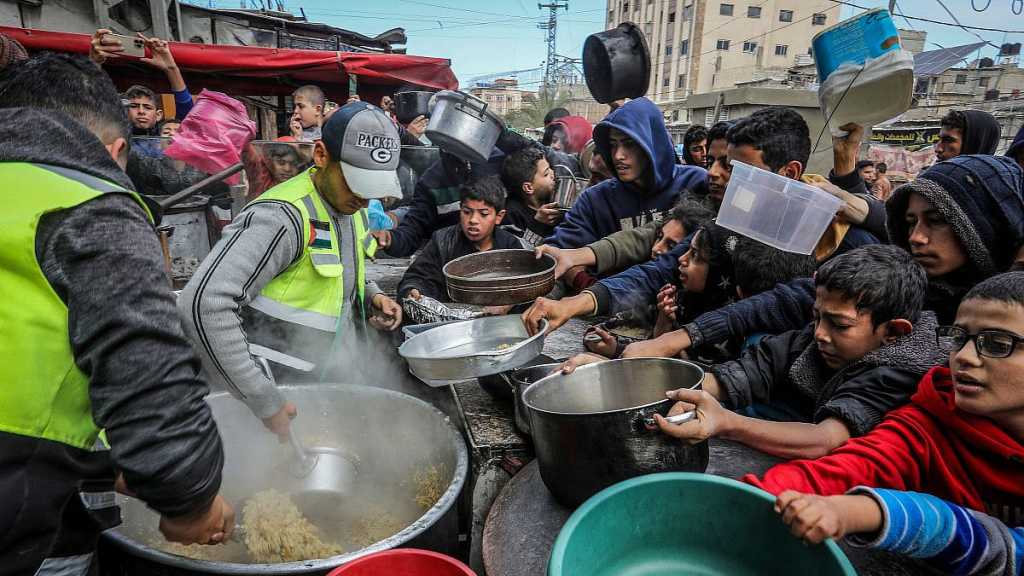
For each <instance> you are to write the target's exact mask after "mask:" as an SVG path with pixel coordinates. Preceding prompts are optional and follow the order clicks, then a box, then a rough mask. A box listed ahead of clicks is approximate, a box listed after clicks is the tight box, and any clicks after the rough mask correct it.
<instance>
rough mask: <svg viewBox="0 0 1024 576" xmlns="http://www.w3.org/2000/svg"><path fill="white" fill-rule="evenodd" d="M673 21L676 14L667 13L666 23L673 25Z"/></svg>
mask: <svg viewBox="0 0 1024 576" xmlns="http://www.w3.org/2000/svg"><path fill="white" fill-rule="evenodd" d="M675 21H676V13H675V12H669V13H668V22H669V24H671V23H673V22H675Z"/></svg>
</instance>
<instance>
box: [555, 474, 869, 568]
mask: <svg viewBox="0 0 1024 576" xmlns="http://www.w3.org/2000/svg"><path fill="white" fill-rule="evenodd" d="M774 502H775V498H774V497H773V496H771V495H770V494H768V493H767V492H764V491H762V490H759V489H757V488H754V487H753V486H749V485H747V484H743V483H740V482H737V481H735V480H730V479H728V478H721V477H718V476H711V475H706V474H695V473H691V472H666V473H662V474H650V475H647V476H640V477H638V478H632V479H630V480H626V481H625V482H620V483H618V484H615V485H614V486H610V487H608V488H606V489H604V490H602V491H601V492H598V493H597V494H595V495H594V496H592V497H591V498H590V499H589V500H587V501H586V502H584V503H583V505H582V506H580V507H579V508H578V509H577V510H576V512H574V513H573V515H572V516H571V517H569V521H568V522H566V523H565V526H563V527H562V531H561V532H560V533H559V534H558V538H557V539H556V540H555V546H554V549H553V550H552V551H551V559H550V560H549V561H548V576H579V575H581V574H586V575H588V576H613V575H614V576H669V575H672V576H687V575H698V574H699V575H717V574H722V575H726V574H727V575H729V576H743V575H747V574H750V575H755V574H756V575H763V574H787V575H797V574H808V575H811V574H813V575H815V576H831V575H844V576H855V575H856V574H857V572H856V571H855V570H854V569H853V566H852V565H851V564H850V562H849V560H847V559H846V556H845V555H844V554H843V552H842V551H841V550H840V549H839V547H838V546H836V544H835V542H832V541H828V542H826V543H824V544H821V545H817V546H806V545H804V544H803V543H802V542H801V541H800V540H798V539H797V538H795V537H793V536H792V535H791V534H790V533H789V528H788V527H787V526H786V525H785V524H783V523H782V519H781V517H780V516H779V515H778V514H776V513H775V511H774V510H773V509H772V506H773V504H774Z"/></svg>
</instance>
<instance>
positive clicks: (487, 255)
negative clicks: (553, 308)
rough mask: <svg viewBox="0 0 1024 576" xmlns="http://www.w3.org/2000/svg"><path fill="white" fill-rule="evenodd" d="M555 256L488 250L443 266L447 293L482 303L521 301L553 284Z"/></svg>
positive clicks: (546, 289) (515, 250) (513, 250)
mask: <svg viewBox="0 0 1024 576" xmlns="http://www.w3.org/2000/svg"><path fill="white" fill-rule="evenodd" d="M555 264H556V262H555V259H554V258H552V257H551V256H549V255H547V254H544V255H542V256H541V257H540V258H537V256H536V254H535V253H534V251H533V250H525V249H524V250H519V249H509V250H488V251H487V252H477V253H475V254H468V255H466V256H462V257H461V258H456V259H455V260H452V261H451V262H449V263H447V264H445V266H444V269H443V271H444V277H445V281H446V283H447V285H448V295H449V296H451V298H452V300H453V301H455V302H462V303H464V304H480V305H484V306H506V305H509V304H522V303H524V302H530V301H532V300H533V299H535V298H537V297H540V296H543V295H545V294H547V293H548V292H551V289H552V288H554V287H555Z"/></svg>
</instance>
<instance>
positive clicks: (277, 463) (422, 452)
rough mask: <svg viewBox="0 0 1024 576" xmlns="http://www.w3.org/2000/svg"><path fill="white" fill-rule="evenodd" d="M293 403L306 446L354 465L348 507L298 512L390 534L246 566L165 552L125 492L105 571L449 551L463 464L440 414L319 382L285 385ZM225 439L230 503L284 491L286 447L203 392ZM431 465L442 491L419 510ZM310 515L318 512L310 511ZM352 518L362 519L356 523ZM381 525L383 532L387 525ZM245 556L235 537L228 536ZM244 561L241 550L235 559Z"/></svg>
mask: <svg viewBox="0 0 1024 576" xmlns="http://www.w3.org/2000/svg"><path fill="white" fill-rule="evenodd" d="M282 388H283V389H284V394H285V396H287V397H288V399H289V400H290V401H292V402H294V403H295V404H296V405H297V406H298V410H299V417H298V418H297V419H296V420H295V421H294V422H293V424H292V429H293V430H294V431H295V433H296V434H299V435H300V437H301V438H302V439H303V442H304V443H305V444H306V445H307V446H316V445H328V446H331V447H334V448H338V449H340V450H343V451H345V452H346V453H347V454H348V455H350V456H351V458H352V460H353V462H354V463H355V465H356V468H357V476H356V479H355V481H354V483H353V485H352V488H351V490H352V491H351V492H350V495H349V496H348V498H347V505H346V506H344V507H343V509H341V510H327V511H323V510H318V511H309V510H306V511H304V512H305V513H306V514H307V516H309V517H310V518H311V519H312V520H314V522H315V523H316V524H317V525H318V526H319V527H320V528H321V530H324V531H325V532H326V533H327V534H330V533H331V532H332V528H336V529H337V530H338V531H339V532H342V531H345V529H357V528H356V527H358V526H360V524H359V523H358V522H367V523H372V522H382V521H383V519H385V518H386V519H388V522H387V526H391V525H394V526H398V525H400V526H402V528H400V529H395V530H394V532H387V531H386V530H387V527H385V528H374V530H375V531H378V532H380V531H381V530H384V531H385V532H386V534H387V536H386V537H383V538H381V539H380V540H378V541H376V542H374V543H372V544H370V545H368V546H365V547H358V548H355V549H352V550H351V551H348V552H346V553H344V554H341V555H339V556H334V557H332V558H327V559H319V560H317V559H310V560H306V561H299V562H288V563H280V564H245V563H237V562H214V561H204V560H194V559H190V558H185V557H183V556H177V555H172V554H168V553H165V552H161V551H160V550H157V549H156V548H154V547H153V544H155V543H158V542H161V541H162V538H161V537H160V535H159V532H157V523H158V518H157V516H156V515H155V514H154V513H153V512H151V511H150V510H149V509H148V508H146V507H145V505H143V504H142V503H141V502H139V501H137V500H134V499H130V498H125V499H124V501H123V502H122V503H121V505H122V509H123V513H124V523H123V524H122V525H121V526H119V527H118V528H116V529H114V530H110V531H107V532H105V533H104V535H103V539H104V542H103V546H102V547H101V562H102V565H103V567H104V571H105V572H106V573H109V574H125V575H128V574H160V575H181V574H259V575H278V574H325V573H326V572H328V571H329V570H330V569H332V568H334V567H337V566H340V565H342V564H344V563H346V562H348V561H350V560H353V559H355V558H359V557H361V556H365V555H367V554H370V553H372V552H376V551H380V550H386V549H389V548H395V547H406V546H408V547H417V548H427V549H431V550H436V551H439V552H443V553H447V554H452V553H456V551H457V546H458V518H457V516H456V512H457V511H456V509H455V507H454V504H455V502H456V499H457V498H458V497H459V494H460V492H461V491H462V486H463V483H464V482H465V480H466V474H467V471H468V457H467V452H466V447H465V443H464V441H463V438H462V436H461V435H460V434H459V432H458V431H457V430H456V429H455V428H454V427H453V426H452V424H451V423H450V421H449V420H448V419H447V418H446V417H445V415H444V414H442V413H441V412H439V411H438V410H437V409H435V408H434V407H432V406H430V405H429V404H427V403H426V402H423V401H422V400H418V399H416V398H413V397H411V396H408V395H405V394H401V393H399V392H394V391H391V390H384V389H381V388H371V387H366V386H356V385H343V384H321V385H318V386H308V385H304V386H296V387H291V386H283V387H282ZM207 401H208V403H209V404H210V407H211V408H212V409H213V415H214V418H215V419H216V420H217V426H218V428H219V429H220V434H221V438H222V440H223V443H224V453H225V465H224V479H223V484H222V486H221V493H222V494H224V496H225V497H226V498H227V499H228V501H230V502H231V503H232V504H234V505H235V506H236V513H237V514H238V515H239V519H240V520H244V518H242V517H241V514H242V510H241V507H239V506H238V504H239V501H240V500H241V499H243V498H247V497H249V496H251V495H253V494H254V493H255V492H258V491H261V490H265V489H267V488H278V489H287V488H285V487H287V486H290V485H291V484H290V482H294V479H293V478H291V476H290V468H289V466H290V464H291V452H290V449H289V448H288V447H287V446H282V445H279V444H278V441H277V438H276V437H275V436H273V435H272V434H269V433H267V431H266V430H265V429H264V428H263V424H262V423H260V421H259V420H258V419H256V418H254V417H253V415H252V413H251V412H250V411H249V409H248V408H247V407H246V406H245V405H244V404H242V403H241V402H239V401H237V400H235V399H233V398H232V397H230V396H229V395H228V394H226V393H220V394H215V395H212V396H210V397H209V398H208V399H207ZM430 467H436V470H437V471H439V475H438V476H437V478H438V479H439V482H437V483H435V484H437V486H439V487H440V489H439V490H438V491H439V492H440V493H441V496H440V499H438V500H437V502H436V503H435V504H434V505H433V506H431V507H430V508H429V509H426V510H424V508H422V507H421V506H420V505H419V504H418V503H417V502H416V496H417V495H418V494H417V492H418V491H419V490H422V485H418V484H417V482H418V480H417V475H418V474H422V473H424V472H426V471H428V470H429V469H430ZM314 514H315V515H314ZM353 518H355V519H357V520H358V522H353ZM385 532H380V533H382V534H383V533H385ZM223 546H226V547H228V546H234V547H236V548H237V549H238V550H239V552H240V553H241V554H244V548H242V545H241V544H240V543H234V542H233V543H229V544H225V545H223ZM240 559H242V560H243V561H244V556H243V557H241V558H240Z"/></svg>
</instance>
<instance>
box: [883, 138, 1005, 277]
mask: <svg viewBox="0 0 1024 576" xmlns="http://www.w3.org/2000/svg"><path fill="white" fill-rule="evenodd" d="M1022 189H1024V172H1022V171H1021V168H1020V166H1017V165H1016V163H1015V162H1013V161H1012V160H1010V159H1008V158H1004V157H999V156H988V155H983V154H978V155H966V156H957V157H956V158H953V159H951V160H947V161H945V162H939V163H938V164H935V165H934V166H932V167H931V168H928V169H927V170H925V171H924V172H922V173H921V174H920V176H918V177H917V179H916V180H914V181H913V182H910V183H908V184H904V185H903V186H900V187H899V188H897V189H896V190H894V191H893V194H892V197H890V198H889V201H888V202H886V211H887V212H888V221H887V223H886V226H887V228H888V230H889V238H890V240H891V241H892V242H893V243H894V244H896V245H898V246H902V247H903V248H904V249H907V250H910V242H909V226H908V225H907V223H906V219H905V216H904V215H905V212H906V210H907V204H908V203H909V198H910V193H911V192H914V193H916V194H918V195H920V196H921V197H922V198H924V199H925V200H926V201H927V202H928V203H929V204H931V205H932V206H933V207H934V208H935V210H937V211H938V212H939V214H940V215H942V218H943V219H944V220H945V221H946V222H947V223H948V224H949V225H950V227H951V228H952V229H953V233H954V234H956V237H957V239H958V240H959V241H960V244H961V245H963V247H964V250H965V251H966V252H967V256H968V257H969V258H970V260H971V263H972V264H973V265H974V267H975V269H976V270H977V272H979V273H980V274H982V275H983V277H988V276H991V275H993V274H996V273H999V272H1004V271H1006V270H1007V268H1008V267H1009V266H1010V264H1011V263H1012V262H1013V258H1014V256H1015V255H1016V253H1017V249H1018V248H1019V247H1020V246H1021V244H1022V243H1024V199H1022Z"/></svg>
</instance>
